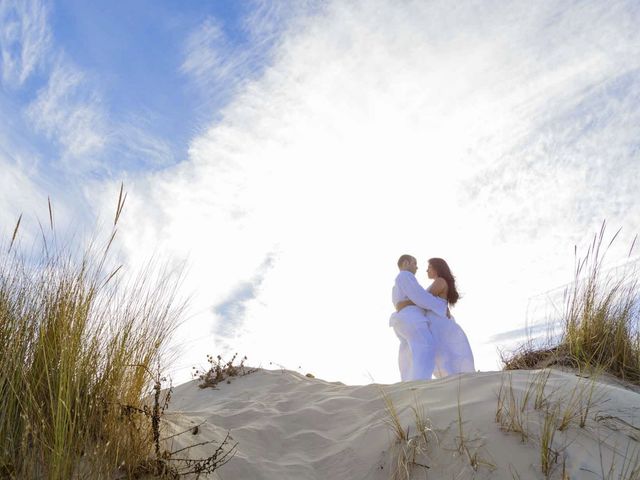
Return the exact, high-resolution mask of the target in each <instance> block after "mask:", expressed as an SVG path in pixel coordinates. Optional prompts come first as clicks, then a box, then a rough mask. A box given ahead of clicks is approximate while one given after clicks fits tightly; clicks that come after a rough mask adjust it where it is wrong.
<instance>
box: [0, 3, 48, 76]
mask: <svg viewBox="0 0 640 480" xmlns="http://www.w3.org/2000/svg"><path fill="white" fill-rule="evenodd" d="M47 17H48V12H47V7H46V6H45V5H44V4H43V3H42V2H40V1H38V0H24V1H22V0H1V1H0V55H2V64H1V68H2V81H3V83H4V84H5V85H9V86H12V87H15V86H20V85H22V84H23V83H24V82H25V81H26V80H27V79H28V78H29V76H30V75H31V74H32V73H33V72H34V71H36V70H37V69H38V68H39V67H41V66H42V64H43V63H44V61H45V59H46V55H47V53H48V51H49V50H50V48H51V32H50V29H49V25H48V23H47Z"/></svg>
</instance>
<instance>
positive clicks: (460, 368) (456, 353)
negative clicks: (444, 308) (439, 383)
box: [428, 312, 476, 378]
mask: <svg viewBox="0 0 640 480" xmlns="http://www.w3.org/2000/svg"><path fill="white" fill-rule="evenodd" d="M428 316H429V319H430V321H431V334H432V335H433V340H434V344H435V368H434V370H433V375H434V376H435V377H436V378H443V377H446V376H448V375H455V374H456V373H465V372H475V371H476V370H475V365H474V361H473V352H472V351H471V346H470V345H469V340H468V339H467V335H466V334H465V333H464V330H462V327H460V325H458V324H457V323H456V321H455V318H453V317H451V318H447V317H446V316H445V317H443V316H440V315H437V314H435V313H433V312H429V315H428Z"/></svg>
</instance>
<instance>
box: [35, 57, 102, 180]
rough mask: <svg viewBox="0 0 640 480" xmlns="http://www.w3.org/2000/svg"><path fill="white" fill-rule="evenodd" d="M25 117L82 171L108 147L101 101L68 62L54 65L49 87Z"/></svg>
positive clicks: (37, 97) (46, 87)
mask: <svg viewBox="0 0 640 480" xmlns="http://www.w3.org/2000/svg"><path fill="white" fill-rule="evenodd" d="M26 113H27V117H28V118H29V119H30V120H31V122H33V125H34V126H35V128H36V129H38V130H40V131H42V132H44V133H45V135H47V137H48V138H50V139H53V140H55V141H56V142H58V143H59V144H60V146H61V147H62V151H63V158H66V160H67V161H69V162H73V166H74V167H81V168H80V170H84V169H85V168H86V165H83V164H82V163H83V162H87V163H89V164H91V155H92V154H95V153H96V152H99V151H100V150H101V149H102V148H103V147H104V145H105V143H106V137H105V133H104V131H105V127H104V124H105V120H104V118H103V113H102V110H101V105H100V100H99V98H98V97H97V94H96V93H95V91H94V90H93V89H92V88H91V85H89V84H88V82H87V80H86V77H85V74H84V73H83V72H82V70H80V69H79V68H77V67H76V66H74V65H73V64H72V63H70V62H69V61H66V60H58V61H57V62H56V63H55V64H54V65H53V67H52V69H51V72H50V75H49V79H48V81H47V84H46V86H44V87H43V88H42V89H40V90H39V91H38V94H37V96H36V98H35V100H34V101H33V102H31V104H30V105H29V107H28V108H27V111H26Z"/></svg>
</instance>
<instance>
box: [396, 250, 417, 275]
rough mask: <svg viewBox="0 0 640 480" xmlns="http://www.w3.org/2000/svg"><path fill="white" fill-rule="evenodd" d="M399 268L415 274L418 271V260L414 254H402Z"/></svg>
mask: <svg viewBox="0 0 640 480" xmlns="http://www.w3.org/2000/svg"><path fill="white" fill-rule="evenodd" d="M398 268H399V269H400V270H406V271H409V272H411V273H413V274H414V275H415V274H416V272H417V271H418V261H417V260H416V258H415V257H413V256H412V255H401V256H400V258H399V259H398Z"/></svg>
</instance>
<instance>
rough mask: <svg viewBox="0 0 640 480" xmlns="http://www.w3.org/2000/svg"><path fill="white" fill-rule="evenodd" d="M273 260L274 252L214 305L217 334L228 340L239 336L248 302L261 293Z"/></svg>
mask: <svg viewBox="0 0 640 480" xmlns="http://www.w3.org/2000/svg"><path fill="white" fill-rule="evenodd" d="M273 261H274V257H273V254H269V255H267V257H266V258H265V260H264V261H263V262H262V264H261V265H260V267H259V268H258V270H257V272H256V273H255V275H254V276H253V277H252V278H251V279H250V280H249V281H247V282H242V283H241V284H240V285H237V286H236V287H235V288H234V289H233V290H232V291H231V293H230V294H229V296H228V297H227V298H225V299H224V300H223V301H221V302H220V303H218V304H216V305H214V306H213V308H212V311H213V313H214V314H215V315H216V317H217V318H218V322H217V328H216V332H215V333H216V334H217V335H219V336H221V337H223V338H224V339H226V340H229V339H233V338H237V337H238V336H239V333H240V332H241V331H242V327H243V324H244V322H245V321H246V314H247V307H248V303H249V302H251V301H252V300H254V299H255V298H256V297H257V296H258V295H259V293H260V286H261V285H262V283H263V282H264V279H265V277H266V275H267V274H268V273H269V269H270V268H271V267H272V265H273Z"/></svg>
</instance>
